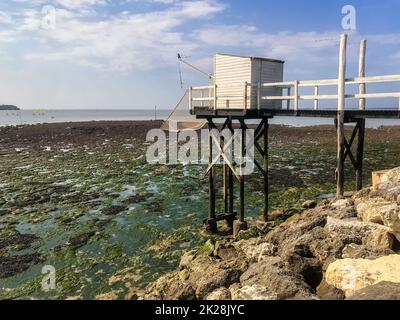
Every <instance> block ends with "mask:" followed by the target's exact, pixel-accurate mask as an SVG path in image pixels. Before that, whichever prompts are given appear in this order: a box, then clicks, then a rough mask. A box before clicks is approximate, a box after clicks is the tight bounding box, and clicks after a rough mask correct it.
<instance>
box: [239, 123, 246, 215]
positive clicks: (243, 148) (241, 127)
mask: <svg viewBox="0 0 400 320" xmlns="http://www.w3.org/2000/svg"><path fill="white" fill-rule="evenodd" d="M240 129H241V133H242V145H241V149H242V150H241V153H242V162H243V158H244V157H245V143H246V130H245V125H244V120H243V119H241V120H240ZM241 165H243V163H242V164H241ZM239 221H240V222H244V174H243V172H242V170H241V172H240V216H239Z"/></svg>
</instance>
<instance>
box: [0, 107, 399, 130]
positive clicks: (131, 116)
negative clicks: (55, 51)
mask: <svg viewBox="0 0 400 320" xmlns="http://www.w3.org/2000/svg"><path fill="white" fill-rule="evenodd" d="M170 113H171V110H157V112H155V110H144V109H143V110H142V109H131V110H20V111H0V126H2V127H4V126H16V125H24V124H39V123H56V122H86V121H102V120H109V121H124V120H155V119H157V120H165V119H167V118H168V116H169V114H170ZM271 123H273V124H284V125H289V126H296V127H298V126H300V127H301V126H314V125H331V124H333V119H326V118H297V117H275V118H274V119H273V120H272V121H271ZM382 125H400V120H399V119H384V120H383V119H373V120H367V126H368V127H369V128H376V127H379V126H382Z"/></svg>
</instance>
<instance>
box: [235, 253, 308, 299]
mask: <svg viewBox="0 0 400 320" xmlns="http://www.w3.org/2000/svg"><path fill="white" fill-rule="evenodd" d="M231 293H232V299H235V298H240V297H241V296H247V297H249V296H250V295H251V294H253V295H254V296H258V299H261V297H263V299H266V300H271V299H277V300H287V299H295V300H308V299H316V296H315V294H314V291H313V289H312V288H311V287H310V286H309V285H308V284H307V283H305V282H304V280H303V278H302V277H301V276H298V275H295V274H293V273H292V272H290V271H288V270H286V269H285V268H284V267H283V266H282V262H281V261H280V259H279V258H278V257H270V258H268V259H265V260H263V261H261V262H259V263H255V264H252V265H250V267H249V269H248V270H247V271H246V272H245V273H243V274H242V276H241V277H240V286H239V287H238V286H234V287H233V288H231Z"/></svg>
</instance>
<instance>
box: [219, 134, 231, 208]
mask: <svg viewBox="0 0 400 320" xmlns="http://www.w3.org/2000/svg"><path fill="white" fill-rule="evenodd" d="M221 139H222V141H223V144H222V148H224V145H225V143H224V142H225V141H224V140H223V138H221ZM222 170H223V174H224V212H225V213H228V212H229V182H228V165H227V164H226V163H225V162H224V164H223V169H222Z"/></svg>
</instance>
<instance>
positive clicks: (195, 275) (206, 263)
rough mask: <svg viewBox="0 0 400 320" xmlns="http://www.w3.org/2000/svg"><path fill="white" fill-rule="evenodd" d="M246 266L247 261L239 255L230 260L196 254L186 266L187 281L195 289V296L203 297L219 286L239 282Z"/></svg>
mask: <svg viewBox="0 0 400 320" xmlns="http://www.w3.org/2000/svg"><path fill="white" fill-rule="evenodd" d="M247 267H248V264H247V262H246V261H245V260H243V259H242V258H241V257H240V255H238V257H237V258H236V259H230V260H220V259H215V258H211V257H206V256H198V257H196V259H194V260H193V261H192V263H191V264H190V265H189V267H188V268H187V271H188V273H189V278H188V283H190V285H191V286H192V287H193V288H194V289H195V292H196V297H197V298H198V299H203V298H205V297H206V296H207V295H208V294H210V293H211V292H213V291H214V290H216V289H218V288H220V287H229V286H230V285H231V284H233V283H235V282H239V279H240V276H241V275H242V273H243V272H245V271H246V269H247Z"/></svg>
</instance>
